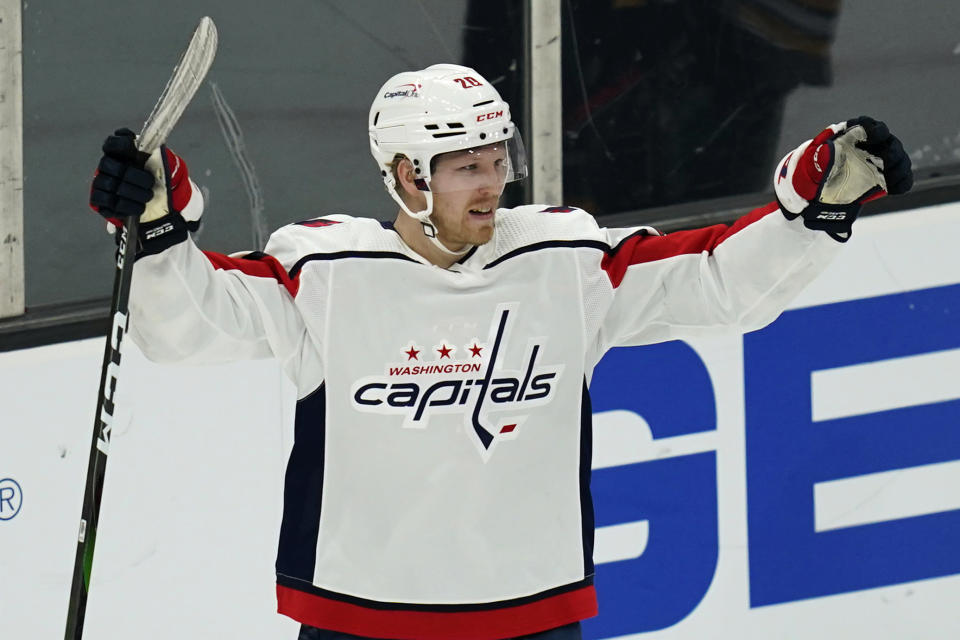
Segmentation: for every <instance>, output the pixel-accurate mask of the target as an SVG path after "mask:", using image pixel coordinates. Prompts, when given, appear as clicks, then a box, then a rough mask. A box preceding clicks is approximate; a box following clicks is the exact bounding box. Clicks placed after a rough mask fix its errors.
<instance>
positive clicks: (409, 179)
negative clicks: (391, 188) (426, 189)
mask: <svg viewBox="0 0 960 640" xmlns="http://www.w3.org/2000/svg"><path fill="white" fill-rule="evenodd" d="M416 179H417V174H416V172H415V171H414V169H413V163H412V162H410V160H409V159H407V158H403V159H402V160H400V162H398V163H397V187H398V188H399V189H400V194H401V195H409V196H414V195H416V194H418V193H419V191H420V190H419V189H418V188H417V185H416V182H415V181H416Z"/></svg>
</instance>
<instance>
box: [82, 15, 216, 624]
mask: <svg viewBox="0 0 960 640" xmlns="http://www.w3.org/2000/svg"><path fill="white" fill-rule="evenodd" d="M216 52H217V28H216V26H215V25H214V24H213V20H211V19H210V18H207V17H204V18H201V20H200V24H199V25H197V28H196V30H195V31H194V32H193V36H192V37H191V38H190V44H189V45H188V46H187V48H186V50H185V51H184V52H183V54H182V55H181V57H180V61H179V63H178V64H177V66H176V68H175V69H174V70H173V74H172V75H171V76H170V79H169V80H168V81H167V85H166V87H164V89H163V93H161V94H160V98H159V100H157V104H156V105H154V107H153V111H151V112H150V115H149V116H147V121H146V122H144V124H143V129H142V131H141V132H140V136H139V137H138V138H137V148H138V149H139V150H140V151H142V152H144V153H146V154H150V153H152V152H153V151H154V150H155V149H156V148H157V147H159V146H160V145H161V144H163V142H164V140H166V138H167V136H168V135H169V134H170V131H171V130H172V129H173V127H174V125H175V124H176V123H177V120H179V119H180V116H181V115H182V114H183V111H184V109H186V108H187V105H188V104H189V103H190V99H191V98H193V94H194V93H196V91H197V89H198V88H199V87H200V83H201V82H203V78H204V77H205V76H206V75H207V70H208V69H209V68H210V65H211V63H213V57H214V55H216ZM139 226H140V220H139V218H138V217H137V216H131V217H129V218H127V220H126V222H125V223H124V225H123V227H122V228H121V229H119V230H118V233H120V243H119V247H118V248H117V263H116V264H117V270H116V273H115V275H114V280H113V301H112V303H111V308H110V317H111V319H112V325H111V328H110V335H109V336H108V337H107V344H106V347H105V348H104V352H103V368H102V370H101V373H100V395H99V397H98V399H97V413H96V418H95V420H94V424H93V441H92V443H91V445H90V460H89V462H88V463H87V480H86V490H85V491H84V494H83V511H82V513H81V516H80V532H79V535H78V536H77V555H76V557H75V559H74V564H73V584H72V586H71V587H70V604H69V608H68V610H67V628H66V633H65V635H64V638H65V639H66V640H79V639H80V638H82V637H83V619H84V616H85V615H86V611H87V594H88V592H89V589H90V570H91V565H92V563H93V548H94V545H95V543H96V539H97V523H98V522H99V520H100V501H101V498H102V496H103V480H104V473H105V471H106V468H107V455H108V453H109V451H110V431H111V429H112V423H113V415H114V410H115V408H116V405H115V394H116V391H117V381H118V376H119V372H120V357H121V343H122V342H123V338H124V336H125V335H126V333H127V328H128V326H129V319H128V317H127V312H128V305H129V300H130V280H131V277H132V275H133V261H134V256H135V255H136V246H137V240H138V235H137V233H138V228H139Z"/></svg>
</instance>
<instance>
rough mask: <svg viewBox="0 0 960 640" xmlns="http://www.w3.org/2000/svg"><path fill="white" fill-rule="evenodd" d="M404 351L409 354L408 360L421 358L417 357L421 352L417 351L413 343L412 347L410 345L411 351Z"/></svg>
mask: <svg viewBox="0 0 960 640" xmlns="http://www.w3.org/2000/svg"><path fill="white" fill-rule="evenodd" d="M404 353H405V354H407V360H419V359H420V358H418V357H417V355H419V354H420V352H419V351H417V350H416V349H414V348H413V346H412V345H411V347H410V350H409V351H404Z"/></svg>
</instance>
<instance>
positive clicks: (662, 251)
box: [600, 202, 779, 288]
mask: <svg viewBox="0 0 960 640" xmlns="http://www.w3.org/2000/svg"><path fill="white" fill-rule="evenodd" d="M778 209H779V206H778V205H777V203H776V202H771V203H770V204H768V205H766V206H764V207H760V208H758V209H754V210H753V211H751V212H750V213H748V214H746V215H745V216H743V217H741V218H740V219H739V220H737V221H736V222H735V223H734V224H733V225H731V226H727V225H725V224H715V225H713V226H711V227H704V228H703V229H692V230H690V231H674V232H673V233H669V234H667V235H664V236H653V235H649V234H646V233H638V234H634V235H632V236H630V237H629V238H627V239H626V240H624V241H623V242H621V243H620V244H619V245H617V247H616V248H614V249H613V250H611V251H610V252H609V253H607V255H606V256H604V258H603V260H602V262H601V263H600V266H601V268H602V269H603V270H604V271H606V272H607V277H609V278H610V282H611V283H612V284H613V287H614V288H617V287H619V286H620V283H621V282H623V278H624V276H625V275H626V273H627V267H629V266H631V265H635V264H643V263H645V262H654V261H656V260H663V259H665V258H673V257H675V256H681V255H689V254H696V253H702V252H704V251H706V252H708V253H713V251H714V249H716V248H717V247H718V246H719V245H720V243H722V242H723V241H724V240H726V239H727V238H729V237H730V236H732V235H734V234H735V233H737V232H739V231H742V230H743V229H745V228H746V227H748V226H749V225H751V224H753V223H754V222H756V221H757V220H760V219H761V218H764V217H766V216H767V215H769V214H770V213H772V212H774V211H777V210H778Z"/></svg>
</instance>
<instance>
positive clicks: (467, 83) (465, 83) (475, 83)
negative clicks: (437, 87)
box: [453, 76, 483, 89]
mask: <svg viewBox="0 0 960 640" xmlns="http://www.w3.org/2000/svg"><path fill="white" fill-rule="evenodd" d="M453 81H454V82H456V83H458V84H459V85H460V86H461V87H463V88H464V89H469V88H471V87H482V86H483V83H482V82H480V81H479V80H477V79H476V78H471V77H470V76H466V77H464V78H454V79H453Z"/></svg>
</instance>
